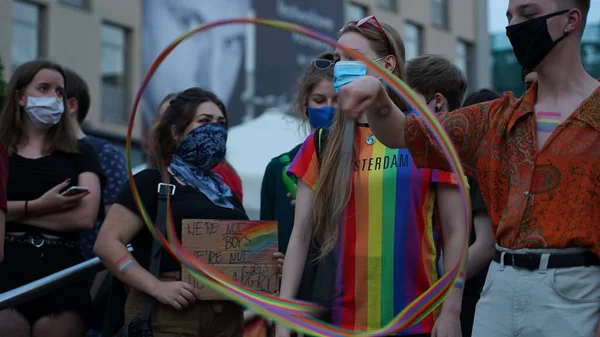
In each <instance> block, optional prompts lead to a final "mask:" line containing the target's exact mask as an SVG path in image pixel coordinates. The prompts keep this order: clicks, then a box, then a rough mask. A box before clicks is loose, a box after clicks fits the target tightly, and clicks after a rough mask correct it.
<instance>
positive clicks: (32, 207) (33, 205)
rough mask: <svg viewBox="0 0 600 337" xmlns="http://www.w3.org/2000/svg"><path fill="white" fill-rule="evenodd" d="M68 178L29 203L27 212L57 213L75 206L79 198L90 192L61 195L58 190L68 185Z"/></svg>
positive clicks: (37, 213)
mask: <svg viewBox="0 0 600 337" xmlns="http://www.w3.org/2000/svg"><path fill="white" fill-rule="evenodd" d="M69 182H70V179H67V180H65V181H63V182H62V183H60V184H58V185H56V186H54V187H52V188H51V189H49V190H48V191H47V192H46V193H44V195H42V196H41V197H39V198H37V199H35V200H33V201H31V202H30V203H29V213H33V214H35V215H45V214H48V213H58V212H63V211H68V210H70V209H72V208H75V207H77V206H78V205H79V203H80V202H81V199H82V198H83V197H85V196H86V195H88V194H89V193H90V192H83V193H79V194H76V195H72V196H62V195H60V191H61V190H62V189H64V188H65V187H67V186H68V185H69Z"/></svg>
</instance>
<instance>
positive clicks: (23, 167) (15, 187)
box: [6, 140, 105, 240]
mask: <svg viewBox="0 0 600 337" xmlns="http://www.w3.org/2000/svg"><path fill="white" fill-rule="evenodd" d="M97 157H98V156H97V154H96V151H95V150H94V148H93V147H92V146H91V145H90V144H89V143H88V142H86V141H83V140H80V141H79V153H65V152H60V151H56V152H54V153H52V154H51V155H48V156H44V157H40V158H36V159H29V158H25V157H22V156H20V155H18V154H16V153H15V154H13V155H12V156H10V157H9V159H8V161H9V176H8V184H7V189H6V190H7V196H8V200H10V201H21V200H23V201H24V200H29V201H31V200H35V199H37V198H39V197H41V196H42V195H44V193H46V192H47V191H48V190H50V189H51V188H53V187H55V186H56V185H58V184H60V183H62V182H63V181H65V180H67V179H71V183H70V184H69V186H67V187H66V188H65V190H66V189H67V188H69V187H70V186H77V185H78V183H79V182H78V180H79V175H80V174H81V173H84V172H92V173H95V174H97V175H98V177H99V179H100V184H101V186H103V185H104V182H105V178H104V174H103V172H102V168H101V167H100V164H99V163H98V158H97ZM6 232H7V233H10V232H26V233H28V234H49V235H55V236H59V237H63V238H66V239H73V240H77V239H78V238H79V233H80V232H79V231H77V232H55V231H51V230H47V229H43V228H39V227H35V226H30V225H27V224H23V223H19V222H17V221H7V222H6Z"/></svg>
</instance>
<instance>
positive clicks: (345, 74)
mask: <svg viewBox="0 0 600 337" xmlns="http://www.w3.org/2000/svg"><path fill="white" fill-rule="evenodd" d="M366 74H367V66H366V65H365V64H364V63H362V62H360V61H337V62H336V64H335V66H334V67H333V89H334V90H335V92H340V89H341V88H342V87H343V86H344V85H346V84H348V83H350V82H352V81H354V80H355V79H357V78H359V77H361V76H365V75H366Z"/></svg>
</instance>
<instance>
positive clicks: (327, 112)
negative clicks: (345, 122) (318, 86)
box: [306, 106, 335, 129]
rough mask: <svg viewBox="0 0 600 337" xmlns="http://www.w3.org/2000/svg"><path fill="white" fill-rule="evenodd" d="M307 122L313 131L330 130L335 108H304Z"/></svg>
mask: <svg viewBox="0 0 600 337" xmlns="http://www.w3.org/2000/svg"><path fill="white" fill-rule="evenodd" d="M306 114H307V115H308V122H309V123H310V126H312V128H313V129H318V128H330V127H331V125H333V117H334V116H335V108H334V107H332V106H324V107H322V108H311V107H308V108H306Z"/></svg>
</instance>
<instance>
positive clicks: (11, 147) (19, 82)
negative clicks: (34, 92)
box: [0, 60, 79, 156]
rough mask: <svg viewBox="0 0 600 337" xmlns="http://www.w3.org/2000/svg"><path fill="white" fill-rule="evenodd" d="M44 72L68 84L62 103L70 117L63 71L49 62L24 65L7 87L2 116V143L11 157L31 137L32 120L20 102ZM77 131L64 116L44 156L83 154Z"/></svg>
mask: <svg viewBox="0 0 600 337" xmlns="http://www.w3.org/2000/svg"><path fill="white" fill-rule="evenodd" d="M43 69H49V70H54V71H57V72H59V73H60V74H61V75H62V77H63V80H64V81H65V84H64V85H65V88H64V92H63V95H62V96H63V97H62V100H63V104H64V105H65V106H64V109H65V112H64V113H65V114H66V104H67V97H66V94H65V93H66V90H67V85H68V83H67V82H66V79H65V72H64V71H63V68H62V67H61V66H60V65H58V64H56V63H54V62H51V61H47V60H35V61H30V62H26V63H23V64H22V65H20V66H19V67H18V68H17V69H16V70H15V71H14V73H13V74H12V76H11V77H10V81H9V82H8V86H7V87H6V92H5V100H4V106H3V107H2V112H0V143H2V145H3V146H4V148H5V149H6V151H7V152H8V155H9V156H10V155H13V154H14V153H16V152H17V145H18V144H19V143H20V142H21V141H22V140H23V137H27V135H26V134H25V120H26V118H29V117H27V114H26V113H25V109H24V108H23V107H22V106H21V105H20V104H19V101H20V99H21V97H22V96H23V95H25V88H27V86H28V85H29V84H30V83H31V81H33V78H34V77H35V75H37V74H38V73H39V72H40V71H42V70H43ZM74 130H75V129H74V125H73V122H72V121H71V119H70V118H66V115H63V116H62V118H61V119H60V121H59V122H58V123H57V124H56V125H53V126H52V127H51V128H50V129H48V131H47V132H46V139H45V142H44V146H45V148H44V152H46V153H52V152H55V151H62V152H67V153H77V152H79V145H78V144H79V143H78V140H77V136H76V134H75V131H74Z"/></svg>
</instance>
